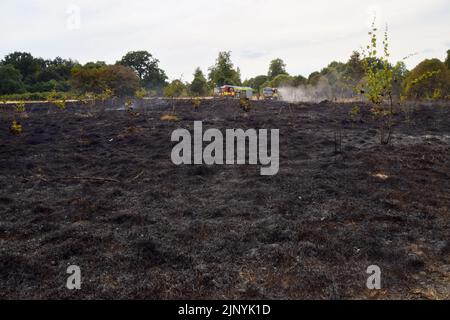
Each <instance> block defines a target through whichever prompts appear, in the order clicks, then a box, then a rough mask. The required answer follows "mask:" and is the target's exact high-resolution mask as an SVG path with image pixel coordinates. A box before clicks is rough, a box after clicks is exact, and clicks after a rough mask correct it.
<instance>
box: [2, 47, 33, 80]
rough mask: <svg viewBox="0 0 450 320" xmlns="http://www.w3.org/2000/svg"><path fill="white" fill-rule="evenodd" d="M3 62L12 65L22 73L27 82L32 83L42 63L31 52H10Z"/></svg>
mask: <svg viewBox="0 0 450 320" xmlns="http://www.w3.org/2000/svg"><path fill="white" fill-rule="evenodd" d="M3 64H5V65H7V64H9V65H12V66H13V67H14V68H16V69H17V70H18V71H19V72H20V74H21V75H22V80H23V81H24V83H25V84H31V83H33V82H34V81H35V78H36V75H37V73H38V72H39V70H40V67H41V66H40V63H39V60H38V59H35V58H34V57H33V56H32V55H31V54H30V53H27V52H14V53H11V54H8V55H7V56H5V58H4V59H3Z"/></svg>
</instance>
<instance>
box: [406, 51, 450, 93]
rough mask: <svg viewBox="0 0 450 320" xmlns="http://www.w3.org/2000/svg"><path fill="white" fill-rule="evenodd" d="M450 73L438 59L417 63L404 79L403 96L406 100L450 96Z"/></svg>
mask: <svg viewBox="0 0 450 320" xmlns="http://www.w3.org/2000/svg"><path fill="white" fill-rule="evenodd" d="M449 91H450V71H449V70H448V69H447V67H446V65H445V64H444V63H443V62H442V61H440V60H439V59H427V60H424V61H422V62H421V63H419V65H418V66H417V67H415V68H414V69H413V70H411V72H410V73H409V75H408V76H407V77H406V79H405V91H404V94H405V96H406V97H408V98H413V99H423V98H430V99H431V98H433V97H434V98H440V97H445V96H447V95H449V94H450V92H449Z"/></svg>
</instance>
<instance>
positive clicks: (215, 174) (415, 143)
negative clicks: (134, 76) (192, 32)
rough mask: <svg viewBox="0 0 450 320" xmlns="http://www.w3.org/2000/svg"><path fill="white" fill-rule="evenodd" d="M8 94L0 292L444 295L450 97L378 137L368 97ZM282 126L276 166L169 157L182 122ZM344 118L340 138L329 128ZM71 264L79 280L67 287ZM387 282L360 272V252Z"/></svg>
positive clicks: (449, 275) (449, 244)
mask: <svg viewBox="0 0 450 320" xmlns="http://www.w3.org/2000/svg"><path fill="white" fill-rule="evenodd" d="M145 104H146V105H147V106H146V107H145V108H143V109H141V110H137V112H138V113H136V114H134V115H131V114H130V113H129V112H126V111H123V110H109V109H108V110H99V109H97V108H92V107H88V106H76V105H68V107H67V108H66V110H59V109H57V108H55V107H49V106H44V105H42V106H39V105H35V106H33V107H28V108H27V111H26V115H22V117H23V119H21V120H20V121H21V123H22V125H23V133H22V134H20V135H13V134H12V133H10V132H9V126H10V124H11V121H12V119H13V117H14V112H13V110H12V108H9V107H7V106H5V107H3V108H2V109H1V110H0V188H1V193H0V298H2V299H12V298H20V299H24V298H31V299H42V298H56V299H72V298H82V299H93V298H99V299H110V298H113V299H125V298H127V299H128V298H136V299H179V298H187V299H255V298H257V299H364V298H378V299H398V298H400V299H435V298H438V299H448V298H449V291H450V232H449V229H450V228H449V227H450V220H449V218H450V212H449V210H450V209H449V208H450V108H449V107H448V106H438V105H425V104H422V105H416V106H414V108H412V109H410V113H409V114H405V113H403V112H399V113H397V114H396V115H395V117H394V127H393V139H392V143H391V144H390V145H387V146H383V145H381V144H380V143H379V135H378V122H377V121H375V120H374V119H373V117H372V115H371V113H370V111H369V107H368V106H364V105H361V104H359V106H361V109H362V112H361V115H360V116H359V117H358V119H354V120H352V119H351V118H350V116H349V112H350V110H351V109H352V107H353V105H351V104H337V105H335V104H330V103H322V104H295V105H294V104H293V105H288V104H286V103H282V102H271V103H264V102H253V103H252V104H253V105H252V110H251V111H250V112H249V113H244V112H242V111H241V110H240V109H239V107H238V102H237V101H231V102H214V101H204V102H203V103H202V105H201V107H200V108H199V110H198V111H194V110H193V108H192V105H191V104H190V103H188V102H182V101H178V102H177V105H176V108H175V110H176V114H177V116H178V117H179V121H175V122H174V121H172V122H167V121H161V120H160V117H161V115H163V114H164V113H165V112H166V111H167V110H170V109H171V106H170V103H168V102H164V101H147V102H146V103H145ZM195 120H201V121H203V127H204V129H208V128H218V129H220V130H225V129H229V128H230V129H231V128H242V129H248V128H255V129H260V128H266V129H279V130H280V168H279V173H278V174H277V175H275V176H261V175H260V171H259V170H260V167H259V166H250V165H239V166H238V165H235V166H229V165H228V166H221V165H215V166H206V165H197V166H193V165H192V166H189V165H181V166H175V165H174V164H173V163H172V161H171V158H170V154H171V150H172V147H173V146H174V144H175V143H173V142H171V141H170V140H171V134H172V131H173V130H174V129H177V128H186V129H189V130H192V128H193V125H194V121H195ZM336 128H342V153H339V154H337V153H335V138H334V137H335V131H336ZM70 265H78V266H80V268H81V274H82V289H81V290H76V291H70V290H68V289H67V288H66V279H67V277H68V276H69V275H68V274H67V273H66V269H67V267H68V266H70ZM370 265H378V266H379V267H380V268H381V270H382V290H379V291H369V290H368V289H367V288H366V280H367V278H368V276H369V275H368V274H366V270H367V267H368V266H370Z"/></svg>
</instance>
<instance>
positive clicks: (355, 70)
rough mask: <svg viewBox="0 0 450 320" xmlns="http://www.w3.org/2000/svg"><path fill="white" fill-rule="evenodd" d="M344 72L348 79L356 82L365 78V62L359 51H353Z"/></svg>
mask: <svg viewBox="0 0 450 320" xmlns="http://www.w3.org/2000/svg"><path fill="white" fill-rule="evenodd" d="M343 72H344V75H345V77H346V78H347V79H351V80H353V81H354V82H359V81H360V80H361V79H362V78H363V77H364V74H365V72H364V62H363V61H362V59H361V54H360V53H359V52H358V51H353V53H352V55H351V56H350V59H349V60H348V61H347V63H346V65H345V69H344V70H343Z"/></svg>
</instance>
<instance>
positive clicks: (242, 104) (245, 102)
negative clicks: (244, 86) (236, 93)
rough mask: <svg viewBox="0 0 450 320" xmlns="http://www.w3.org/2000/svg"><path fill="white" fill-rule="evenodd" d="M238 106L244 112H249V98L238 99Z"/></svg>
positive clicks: (250, 107)
mask: <svg viewBox="0 0 450 320" xmlns="http://www.w3.org/2000/svg"><path fill="white" fill-rule="evenodd" d="M239 107H240V108H241V109H242V110H243V111H244V112H250V110H251V109H252V106H251V103H250V100H249V99H245V98H241V99H239Z"/></svg>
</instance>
